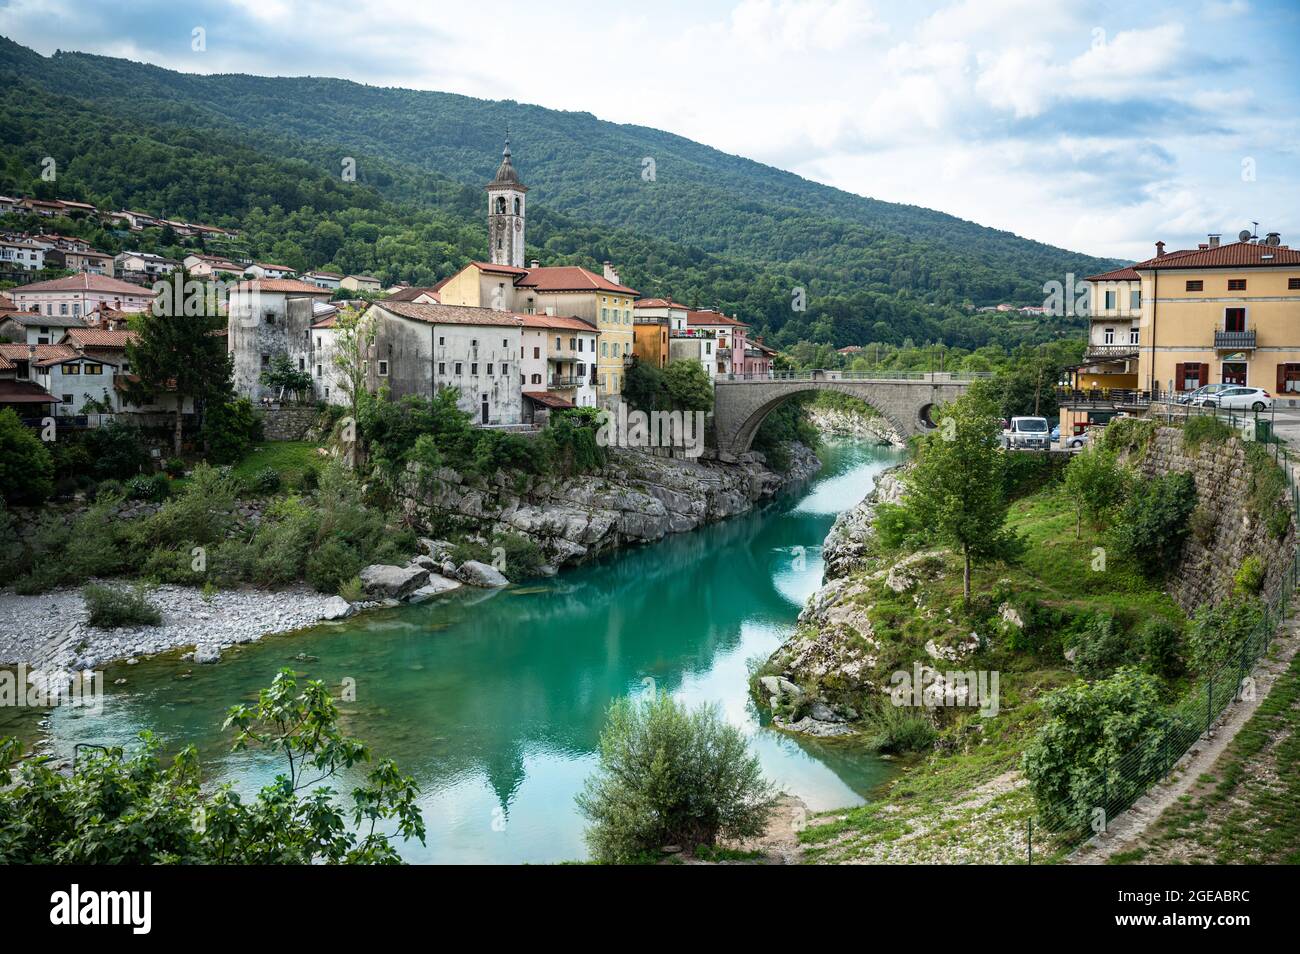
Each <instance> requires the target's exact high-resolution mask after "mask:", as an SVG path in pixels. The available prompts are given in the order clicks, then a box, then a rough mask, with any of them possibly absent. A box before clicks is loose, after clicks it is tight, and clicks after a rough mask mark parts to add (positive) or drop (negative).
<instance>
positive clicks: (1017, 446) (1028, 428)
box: [1007, 417, 1052, 450]
mask: <svg viewBox="0 0 1300 954" xmlns="http://www.w3.org/2000/svg"><path fill="white" fill-rule="evenodd" d="M1007 446H1008V447H1009V448H1011V449H1012V450H1051V447H1052V429H1051V428H1050V427H1048V426H1047V418H1045V417H1013V418H1012V419H1011V428H1010V429H1009V430H1008V431H1007Z"/></svg>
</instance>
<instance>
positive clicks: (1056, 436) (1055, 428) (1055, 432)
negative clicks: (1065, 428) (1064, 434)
mask: <svg viewBox="0 0 1300 954" xmlns="http://www.w3.org/2000/svg"><path fill="white" fill-rule="evenodd" d="M1060 439H1061V425H1060V424H1053V425H1052V443H1053V444H1055V443H1056V442H1057V441H1059V440H1060Z"/></svg>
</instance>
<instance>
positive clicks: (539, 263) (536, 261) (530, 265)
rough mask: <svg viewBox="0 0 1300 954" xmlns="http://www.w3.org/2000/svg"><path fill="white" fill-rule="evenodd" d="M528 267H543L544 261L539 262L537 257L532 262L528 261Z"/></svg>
mask: <svg viewBox="0 0 1300 954" xmlns="http://www.w3.org/2000/svg"><path fill="white" fill-rule="evenodd" d="M528 267H529V268H541V267H542V263H541V262H539V261H538V260H537V259H533V260H532V261H531V262H529V263H528Z"/></svg>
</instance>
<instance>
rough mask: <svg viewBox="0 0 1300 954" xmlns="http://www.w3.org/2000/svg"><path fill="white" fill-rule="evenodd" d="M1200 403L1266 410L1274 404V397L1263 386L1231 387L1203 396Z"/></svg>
mask: <svg viewBox="0 0 1300 954" xmlns="http://www.w3.org/2000/svg"><path fill="white" fill-rule="evenodd" d="M1200 403H1201V406H1202V407H1222V408H1229V409H1232V410H1251V411H1266V410H1268V409H1269V408H1270V407H1272V406H1273V398H1272V396H1271V395H1270V394H1269V393H1268V392H1267V391H1265V390H1264V389H1263V388H1241V387H1229V388H1228V389H1227V390H1224V391H1219V392H1218V393H1216V394H1211V395H1210V396H1209V397H1206V398H1203V399H1202V400H1201V402H1200Z"/></svg>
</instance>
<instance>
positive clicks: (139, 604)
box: [81, 584, 162, 629]
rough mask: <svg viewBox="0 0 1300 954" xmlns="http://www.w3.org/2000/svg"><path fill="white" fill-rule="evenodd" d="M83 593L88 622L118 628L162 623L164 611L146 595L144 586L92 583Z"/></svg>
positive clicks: (108, 627) (102, 627) (93, 624)
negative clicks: (121, 588)
mask: <svg viewBox="0 0 1300 954" xmlns="http://www.w3.org/2000/svg"><path fill="white" fill-rule="evenodd" d="M81 595H82V598H83V599H84V600H85V601H86V622H88V623H89V624H90V625H91V626H98V627H100V628H101V629H119V628H121V627H123V626H157V625H159V624H160V623H162V613H160V612H158V607H156V606H154V605H153V604H152V603H150V602H149V600H148V599H147V598H146V597H145V594H144V588H143V587H136V588H135V589H131V590H119V589H113V588H111V587H107V586H98V585H93V584H92V585H90V586H87V587H86V588H85V589H84V590H82V591H81Z"/></svg>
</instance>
